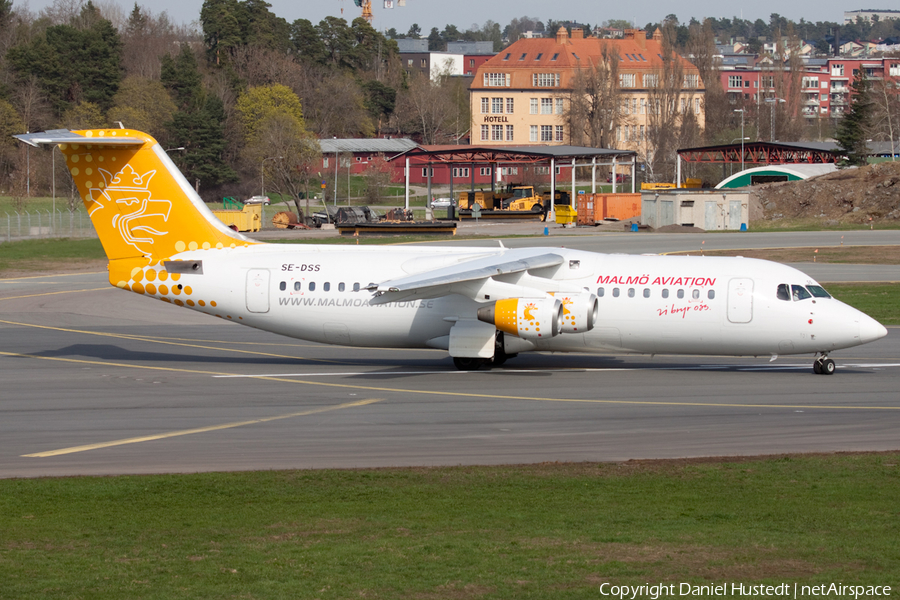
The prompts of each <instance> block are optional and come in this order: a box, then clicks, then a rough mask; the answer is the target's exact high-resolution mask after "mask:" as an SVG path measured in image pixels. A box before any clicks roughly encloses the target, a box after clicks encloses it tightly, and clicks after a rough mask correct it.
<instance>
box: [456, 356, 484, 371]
mask: <svg viewBox="0 0 900 600" xmlns="http://www.w3.org/2000/svg"><path fill="white" fill-rule="evenodd" d="M490 362H491V359H489V358H470V357H468V356H454V357H453V366H455V367H456V368H457V369H459V370H460V371H477V370H478V369H480V368H481V367H483V366H484V365H487V364H490Z"/></svg>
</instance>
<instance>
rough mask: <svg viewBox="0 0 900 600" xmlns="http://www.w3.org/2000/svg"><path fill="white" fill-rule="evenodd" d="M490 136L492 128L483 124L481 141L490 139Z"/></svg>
mask: <svg viewBox="0 0 900 600" xmlns="http://www.w3.org/2000/svg"><path fill="white" fill-rule="evenodd" d="M490 137H491V128H490V126H489V125H482V126H481V141H482V142H486V141H488V140H489V139H490Z"/></svg>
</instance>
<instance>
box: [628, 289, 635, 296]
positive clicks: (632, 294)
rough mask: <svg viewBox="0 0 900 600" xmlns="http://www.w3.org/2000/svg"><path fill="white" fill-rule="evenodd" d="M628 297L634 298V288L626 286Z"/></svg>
mask: <svg viewBox="0 0 900 600" xmlns="http://www.w3.org/2000/svg"><path fill="white" fill-rule="evenodd" d="M628 297H629V298H634V288H628Z"/></svg>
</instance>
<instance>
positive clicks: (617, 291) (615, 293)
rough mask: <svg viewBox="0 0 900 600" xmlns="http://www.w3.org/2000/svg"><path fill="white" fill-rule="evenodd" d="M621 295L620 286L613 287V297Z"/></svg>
mask: <svg viewBox="0 0 900 600" xmlns="http://www.w3.org/2000/svg"><path fill="white" fill-rule="evenodd" d="M618 297H619V288H613V298H618Z"/></svg>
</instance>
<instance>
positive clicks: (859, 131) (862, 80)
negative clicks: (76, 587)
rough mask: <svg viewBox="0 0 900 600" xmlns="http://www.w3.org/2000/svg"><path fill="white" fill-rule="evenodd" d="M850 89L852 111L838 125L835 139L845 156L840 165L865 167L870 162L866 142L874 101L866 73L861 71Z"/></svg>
mask: <svg viewBox="0 0 900 600" xmlns="http://www.w3.org/2000/svg"><path fill="white" fill-rule="evenodd" d="M850 87H851V91H852V93H851V95H850V110H849V111H848V112H847V113H845V114H844V117H843V118H842V119H841V121H840V123H838V129H837V133H836V134H835V136H834V139H835V140H836V141H837V143H838V146H839V147H840V149H841V152H843V153H844V156H845V159H844V160H843V161H841V163H839V164H840V166H863V165H865V164H867V162H868V155H869V150H868V146H867V144H866V140H867V138H868V130H869V126H870V125H871V120H872V99H871V97H870V96H869V89H870V87H871V84H870V83H869V80H868V79H867V78H866V74H865V71H863V70H862V69H859V71H858V72H857V74H856V78H855V79H854V80H853V84H852V85H851V86H850Z"/></svg>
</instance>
